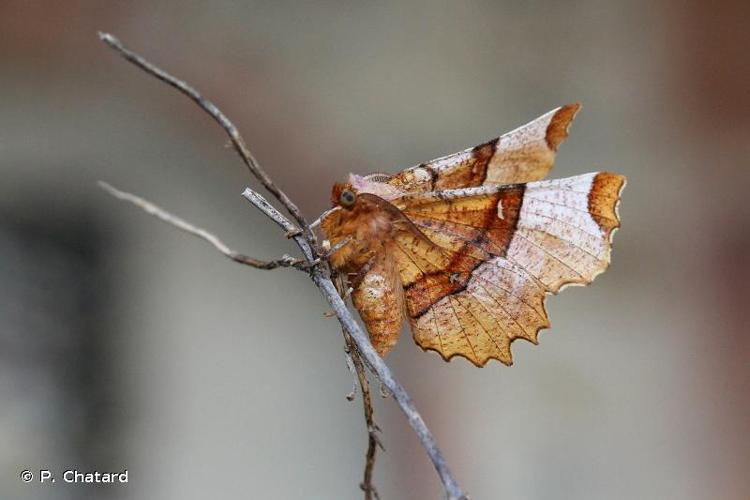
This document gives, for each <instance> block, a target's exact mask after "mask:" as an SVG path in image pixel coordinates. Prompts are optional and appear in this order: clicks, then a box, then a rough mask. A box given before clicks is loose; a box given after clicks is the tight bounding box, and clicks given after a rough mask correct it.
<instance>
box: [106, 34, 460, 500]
mask: <svg viewBox="0 0 750 500" xmlns="http://www.w3.org/2000/svg"><path fill="white" fill-rule="evenodd" d="M99 37H100V38H101V39H102V41H104V42H105V43H106V44H107V45H109V46H110V47H112V48H113V49H115V50H116V51H117V52H118V53H119V54H120V55H122V56H123V57H125V59H127V60H128V61H130V62H132V63H133V64H135V65H136V66H138V67H139V68H141V69H142V70H144V71H146V72H147V73H149V74H151V75H153V76H155V77H156V78H158V79H159V80H162V81H163V82H165V83H167V84H169V85H171V86H172V87H175V88H176V89H177V90H179V91H180V92H182V93H183V94H185V95H187V96H188V97H190V98H191V99H192V100H193V101H195V103H196V104H198V106H200V107H201V108H202V109H203V110H204V111H206V112H207V113H208V114H210V115H211V116H212V117H213V118H214V119H215V120H216V121H217V122H218V123H219V125H221V127H222V128H223V129H224V130H225V131H226V132H227V134H229V137H230V139H231V141H232V144H233V145H234V147H235V149H236V150H237V152H238V153H239V155H240V157H242V160H243V161H244V162H245V165H246V166H247V167H248V169H249V170H250V172H251V173H252V174H253V175H254V176H255V177H256V178H258V180H259V181H260V182H261V184H263V186H264V187H265V188H266V189H267V190H268V191H269V192H270V193H271V194H272V195H274V197H275V198H276V199H277V200H279V202H281V204H282V205H283V206H284V207H285V209H286V210H287V211H288V212H289V214H290V215H291V216H292V217H293V218H294V220H295V221H296V222H297V224H298V225H299V227H297V226H295V225H294V224H293V223H292V222H291V221H290V220H289V219H287V218H286V217H285V216H284V215H283V214H281V213H280V212H279V211H278V210H277V209H276V208H274V207H273V206H272V205H271V204H269V203H268V201H266V200H265V198H263V197H262V196H261V195H260V194H258V193H256V192H255V191H253V190H252V189H250V188H246V189H245V191H244V192H243V193H242V195H243V196H244V197H245V198H246V199H247V200H248V201H250V203H252V204H253V205H254V206H255V207H256V208H258V209H259V210H260V211H261V212H263V213H264V214H265V215H266V216H267V217H268V218H270V219H271V220H273V221H274V222H275V223H276V224H277V225H278V226H280V227H281V228H282V229H283V230H284V232H285V233H286V234H287V235H289V236H290V237H291V238H293V239H294V241H295V243H297V246H299V248H300V250H301V251H302V254H303V255H304V257H305V261H306V264H308V266H307V268H306V270H307V271H308V272H309V273H310V277H311V279H312V281H313V283H315V285H316V286H317V287H318V289H319V290H320V292H321V293H322V295H323V297H324V298H325V299H326V301H327V302H328V304H329V305H330V306H331V308H332V309H333V311H334V312H335V314H336V317H337V318H338V320H339V323H341V326H342V328H343V329H344V331H345V332H346V334H347V335H349V336H350V337H351V339H352V341H353V343H354V345H355V346H356V350H357V353H358V354H359V356H361V359H362V361H363V362H364V363H365V364H366V365H367V367H368V368H369V369H370V370H371V371H372V372H373V373H374V374H375V376H376V377H377V378H378V380H379V381H380V382H381V383H382V384H383V385H384V386H385V387H386V388H387V389H388V390H389V391H390V392H391V395H392V396H393V398H394V399H395V400H396V402H397V403H398V405H399V407H400V408H401V411H402V412H403V413H404V415H406V418H407V420H408V422H409V425H410V426H411V428H412V429H413V430H414V432H415V433H416V435H417V437H418V438H419V440H420V442H421V443H422V446H423V447H424V449H425V452H426V453H427V455H428V456H429V457H430V460H431V461H432V464H433V466H434V467H435V470H436V471H437V473H438V476H439V477H440V480H441V482H442V483H443V487H444V489H445V494H446V496H447V498H448V499H449V500H462V499H466V498H467V497H466V495H464V493H463V492H462V491H461V488H460V487H459V485H458V483H457V482H456V480H455V479H454V478H453V476H452V474H451V472H450V470H449V468H448V464H447V463H446V462H445V459H444V458H443V455H442V453H441V452H440V449H439V448H438V446H437V443H436V442H435V438H434V437H433V435H432V433H431V432H430V430H429V429H428V428H427V425H426V424H425V422H424V420H423V419H422V416H421V415H420V414H419V412H418V411H417V409H416V407H415V406H414V402H413V401H412V400H411V397H409V395H408V394H407V392H406V390H405V389H404V388H403V386H402V385H401V384H400V383H399V382H398V381H397V380H396V379H395V377H394V376H393V373H392V372H391V370H390V368H388V365H386V364H385V362H384V361H383V360H382V358H381V357H380V356H379V355H378V353H377V351H375V348H374V347H373V346H372V344H371V343H370V339H369V338H368V337H367V334H365V333H364V331H363V330H362V328H360V326H359V324H358V323H357V322H356V321H355V320H354V318H353V316H352V315H351V313H350V312H349V310H348V309H347V307H346V304H345V303H344V301H343V299H342V298H341V297H340V296H339V293H338V291H337V289H336V286H335V285H334V284H333V282H332V281H331V277H330V272H329V271H328V268H327V265H322V264H323V263H325V260H323V261H322V262H321V261H320V260H319V258H318V254H317V250H316V245H315V242H316V239H315V235H314V234H313V232H312V230H311V229H310V226H309V225H308V224H307V222H306V221H305V218H304V217H303V216H302V214H301V212H300V211H299V209H298V208H297V206H296V205H295V204H294V203H293V202H292V201H291V200H290V199H289V198H288V197H287V196H286V194H284V193H283V192H282V191H281V190H279V189H278V188H277V187H276V185H275V184H274V183H273V182H272V181H271V179H270V177H269V176H268V175H267V174H266V173H265V171H264V170H263V169H262V168H261V167H260V165H259V164H258V162H257V161H256V160H255V158H254V157H253V155H252V154H251V153H250V151H249V150H248V148H247V146H246V145H245V142H244V140H243V139H242V137H241V136H240V134H239V132H238V131H237V129H236V127H235V126H234V125H233V124H232V123H231V122H230V121H229V119H227V118H226V116H225V115H224V114H223V113H222V112H221V111H220V110H219V109H218V108H217V107H216V106H215V105H214V104H213V103H211V102H210V101H208V100H207V99H205V98H204V97H202V96H201V95H200V94H199V93H198V92H197V91H196V90H195V89H193V88H192V87H191V86H189V85H188V84H187V83H185V82H183V81H181V80H179V79H177V78H175V77H173V76H171V75H170V74H168V73H166V72H165V71H164V70H162V69H161V68H158V67H157V66H155V65H154V64H152V63H150V62H149V61H147V60H145V59H144V58H143V57H141V56H139V55H138V54H136V53H134V52H132V51H130V50H129V49H127V48H125V47H124V46H123V45H122V43H120V41H119V40H118V39H117V38H115V37H114V36H112V35H109V34H106V33H100V34H99ZM120 193H121V194H122V195H124V196H122V198H123V199H126V200H128V201H131V202H134V200H136V199H137V200H140V198H138V197H136V196H134V195H128V193H123V192H120ZM141 201H143V202H145V200H141ZM135 204H136V205H138V206H140V207H141V208H143V209H144V210H146V211H148V212H150V213H152V214H153V215H156V216H157V217H159V218H161V219H162V220H165V221H167V222H170V218H171V219H172V221H174V220H179V221H180V222H181V223H182V226H180V225H178V224H173V225H176V226H177V227H180V228H183V227H185V230H186V231H188V232H190V233H192V234H195V235H196V236H200V237H203V239H206V240H207V241H209V242H211V243H212V244H213V245H214V246H215V247H216V248H217V249H219V251H221V246H217V245H216V242H218V243H220V244H221V245H222V246H223V248H225V249H227V248H226V245H224V244H223V243H221V241H220V240H218V238H215V237H214V240H213V241H212V240H211V238H206V237H205V235H206V234H210V233H207V232H206V231H204V230H201V229H198V228H196V227H195V226H192V225H191V224H188V223H186V222H185V221H182V220H181V219H177V218H176V217H174V216H171V214H168V213H166V212H164V211H163V210H161V209H158V207H156V206H155V205H153V204H152V203H149V202H145V205H144V204H143V203H140V202H139V203H135ZM154 207H155V208H157V209H158V210H156V211H154V210H153V208H154ZM165 214H166V215H167V216H168V217H167V218H165V217H163V216H164V215H165ZM187 228H191V229H192V230H191V229H187ZM300 229H301V231H300ZM201 231H202V232H203V233H202V234H201ZM227 250H228V249H227ZM222 253H223V252H222ZM225 255H226V254H225ZM370 432H371V435H372V429H370Z"/></svg>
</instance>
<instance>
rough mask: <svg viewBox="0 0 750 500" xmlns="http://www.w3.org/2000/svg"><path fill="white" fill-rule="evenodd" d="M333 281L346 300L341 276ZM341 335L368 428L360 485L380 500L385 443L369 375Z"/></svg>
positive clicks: (369, 498) (369, 497)
mask: <svg viewBox="0 0 750 500" xmlns="http://www.w3.org/2000/svg"><path fill="white" fill-rule="evenodd" d="M332 281H333V282H334V283H335V284H336V288H337V289H338V291H339V296H340V297H341V298H342V299H344V300H346V295H347V290H346V284H345V283H344V282H343V281H342V279H341V276H340V275H339V274H336V275H335V276H333V277H332ZM341 333H342V334H343V335H344V342H345V351H346V356H347V358H346V361H347V364H348V365H350V366H349V367H350V370H351V371H352V372H353V373H354V374H355V375H356V377H357V382H359V387H360V392H361V393H362V409H363V411H364V416H365V425H366V426H367V451H366V452H365V470H364V473H363V475H362V482H361V483H359V487H360V489H361V490H362V491H363V492H364V494H365V498H364V500H380V495H379V494H378V490H377V489H376V488H375V486H374V485H373V484H372V475H373V471H374V469H375V458H376V455H377V451H378V446H380V448H381V449H383V450H385V448H383V443H381V442H380V439H379V438H378V435H377V433H378V431H379V430H380V428H379V427H378V426H377V424H375V417H374V413H375V412H374V410H373V406H372V396H371V394H370V383H369V382H368V380H367V373H366V372H365V366H364V364H363V363H362V358H360V357H359V352H357V348H356V346H355V345H354V341H353V340H352V338H351V336H349V335H348V334H347V333H346V331H345V330H344V329H343V328H342V329H341ZM357 382H355V385H354V390H353V391H352V394H351V396H352V397H351V398H349V396H347V399H349V400H350V401H351V400H352V399H354V395H355V393H356V389H357V385H356V384H357Z"/></svg>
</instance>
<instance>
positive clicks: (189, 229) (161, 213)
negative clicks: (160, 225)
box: [99, 181, 306, 269]
mask: <svg viewBox="0 0 750 500" xmlns="http://www.w3.org/2000/svg"><path fill="white" fill-rule="evenodd" d="M99 186H100V187H101V188H102V189H104V190H105V191H106V192H108V193H109V194H111V195H112V196H114V197H115V198H118V199H120V200H124V201H127V202H129V203H132V204H133V205H135V206H137V207H140V208H142V209H143V210H145V211H146V212H148V213H149V214H151V215H153V216H155V217H157V218H158V219H160V220H162V221H164V222H166V223H167V224H170V225H172V226H174V227H176V228H177V229H180V230H182V231H185V232H186V233H189V234H192V235H194V236H197V237H198V238H201V239H202V240H205V241H207V242H209V243H210V244H211V245H213V247H214V248H215V249H217V250H218V251H219V252H221V253H222V254H223V255H224V256H226V257H228V258H230V259H232V260H233V261H235V262H239V263H240V264H244V265H246V266H250V267H254V268H256V269H276V268H278V267H296V268H298V269H302V267H301V266H300V264H303V263H305V262H306V261H303V260H300V259H295V258H294V257H290V256H288V255H284V256H283V257H281V258H280V259H277V260H270V261H265V260H259V259H256V258H254V257H248V256H247V255H242V254H241V253H238V252H235V251H234V250H232V249H231V248H229V247H228V246H226V244H224V242H223V241H221V240H220V239H219V238H218V237H217V236H216V235H214V234H212V233H209V232H208V231H206V230H205V229H202V228H200V227H196V226H194V225H192V224H190V223H189V222H186V221H184V220H182V219H180V218H179V217H177V216H175V215H172V214H170V213H169V212H167V211H166V210H164V209H163V208H161V207H159V206H157V205H154V204H153V203H151V202H149V201H146V200H144V199H143V198H140V197H138V196H136V195H134V194H130V193H126V192H125V191H120V190H119V189H117V188H115V187H114V186H111V185H109V184H107V183H106V182H103V181H99Z"/></svg>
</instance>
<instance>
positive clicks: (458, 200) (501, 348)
mask: <svg viewBox="0 0 750 500" xmlns="http://www.w3.org/2000/svg"><path fill="white" fill-rule="evenodd" d="M579 109H580V105H579V104H569V105H567V106H563V107H561V108H558V109H555V110H553V111H550V112H549V113H547V114H545V115H543V116H541V117H539V118H537V119H536V120H534V121H532V122H530V123H528V124H526V125H524V126H522V127H520V128H518V129H516V130H513V131H512V132H509V133H507V134H505V135H503V136H501V137H499V138H497V139H493V140H491V141H489V142H486V143H484V144H480V145H479V146H476V147H474V148H471V149H467V150H466V151H462V152H459V153H455V154H452V155H449V156H444V157H442V158H438V159H436V160H432V161H430V162H428V163H423V164H421V165H417V166H415V167H412V168H409V169H406V170H404V171H402V172H400V173H398V174H396V175H386V174H371V175H367V176H364V177H362V176H358V175H351V176H350V178H349V182H348V183H346V184H336V185H335V186H334V187H333V194H332V202H333V205H334V208H333V209H331V210H329V211H328V212H326V213H325V214H324V215H323V217H322V220H321V229H322V231H323V233H324V234H325V236H326V238H327V239H328V242H329V244H330V245H331V246H332V248H334V249H335V250H334V251H333V253H332V255H331V258H330V262H331V265H332V266H333V267H334V268H335V269H336V270H338V271H340V272H341V273H343V274H344V275H346V276H347V279H348V282H349V284H350V286H351V287H352V288H353V291H352V300H353V302H354V306H355V307H356V308H357V310H358V311H359V314H360V316H361V318H362V320H363V321H364V323H365V326H366V327H367V331H368V333H369V335H370V339H371V341H372V343H373V345H374V346H375V348H376V349H377V351H378V352H379V353H380V354H381V355H385V354H386V353H387V352H388V351H389V350H390V349H391V348H392V347H393V346H394V345H395V344H396V342H397V340H398V337H399V333H400V331H401V326H402V323H403V321H404V319H408V321H409V324H410V325H411V330H412V333H413V335H414V340H415V341H416V343H417V344H418V345H419V346H420V347H421V348H422V349H425V350H427V349H429V350H433V351H436V352H438V353H439V354H440V355H441V356H442V357H443V359H445V360H446V361H448V360H450V359H451V358H453V357H454V356H463V357H465V358H466V359H468V360H469V361H471V362H472V363H474V364H475V365H476V366H480V367H481V366H484V365H485V364H486V363H487V361H489V360H490V359H497V360H499V361H501V362H502V363H505V364H507V365H510V364H512V356H511V350H510V344H511V342H513V341H514V340H515V339H518V338H522V339H525V340H528V341H530V342H533V343H535V344H536V343H537V336H538V334H539V330H541V329H542V328H549V326H550V323H549V320H548V319H547V312H546V310H545V307H544V301H545V297H546V295H547V294H549V293H557V292H558V291H560V290H561V289H562V287H563V286H564V285H569V284H576V285H586V284H588V283H590V282H591V281H592V280H593V279H594V278H595V277H596V276H597V275H598V274H599V273H601V272H603V271H604V270H605V269H606V268H607V265H608V264H609V261H610V252H611V241H612V235H613V233H614V231H615V229H617V228H618V227H619V225H620V221H619V217H618V214H617V205H618V202H619V197H620V192H621V191H622V188H623V187H624V185H625V177H623V176H622V175H618V174H612V173H608V172H594V173H589V174H583V175H578V176H575V177H568V178H565V179H555V180H541V179H543V178H544V177H545V176H546V175H547V173H548V172H549V170H550V169H551V168H552V164H553V162H554V159H555V153H556V152H557V149H558V147H559V146H560V143H561V142H562V141H563V140H564V139H565V138H566V137H567V135H568V127H569V125H570V123H571V122H572V120H573V118H574V117H575V115H576V113H577V112H578V110H579Z"/></svg>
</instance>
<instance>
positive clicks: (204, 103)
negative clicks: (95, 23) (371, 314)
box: [99, 32, 315, 245]
mask: <svg viewBox="0 0 750 500" xmlns="http://www.w3.org/2000/svg"><path fill="white" fill-rule="evenodd" d="M99 38H100V39H101V40H102V41H103V42H104V43H106V44H107V45H109V46H110V47H111V48H113V49H114V50H115V51H117V53H118V54H120V55H121V56H123V57H124V58H125V59H127V60H128V61H130V62H131V63H133V64H135V65H136V66H138V67H139V68H141V69H142V70H143V71H145V72H146V73H148V74H150V75H152V76H154V77H156V78H158V79H159V80H161V81H163V82H164V83H166V84H167V85H170V86H172V87H174V88H176V89H177V90H179V91H180V92H181V93H183V94H185V95H186V96H188V97H189V98H190V99H192V100H193V101H195V103H196V104H197V105H198V106H200V108H201V109H203V110H204V111H205V112H206V113H208V114H209V115H211V117H212V118H213V119H214V120H216V122H217V123H218V124H219V125H221V128H223V129H224V131H225V132H226V133H227V135H229V140H230V141H231V142H232V145H233V146H234V149H235V150H236V151H237V153H238V154H239V155H240V157H241V158H242V161H243V162H244V163H245V165H246V166H247V168H248V170H250V173H251V174H253V176H254V177H255V178H256V179H258V180H259V181H260V183H261V184H263V187H264V188H266V189H267V190H268V192H269V193H271V194H272V195H273V196H274V197H275V198H276V199H277V200H279V202H281V204H282V205H284V208H286V210H287V211H288V212H289V214H290V215H291V216H292V217H293V218H294V220H295V221H296V222H297V224H299V226H300V228H301V229H302V230H303V231H305V234H306V237H307V238H308V240H309V241H310V242H311V243H313V245H314V242H315V234H314V233H313V232H312V231H311V230H309V229H307V228H309V225H308V224H307V221H305V218H304V217H303V216H302V212H300V210H299V208H297V205H295V204H294V202H292V200H290V199H289V197H288V196H287V195H286V193H284V192H283V191H282V190H281V189H279V188H278V187H277V186H276V184H274V182H273V181H272V180H271V178H270V177H269V176H268V174H267V173H266V172H265V170H263V168H262V167H261V166H260V164H259V163H258V160H256V159H255V157H254V156H253V154H252V153H251V152H250V150H249V149H248V148H247V145H246V144H245V140H244V139H243V138H242V136H241V135H240V132H239V131H238V130H237V127H235V126H234V123H232V122H231V121H230V120H229V118H227V117H226V115H225V114H224V113H223V112H222V111H221V110H220V109H219V108H218V107H217V106H216V105H215V104H214V103H212V102H211V101H209V100H208V99H206V98H205V97H203V96H202V95H201V94H200V92H198V91H197V90H195V89H194V88H193V87H191V86H190V85H188V84H187V83H186V82H184V81H182V80H180V79H179V78H175V77H174V76H172V75H170V74H169V73H167V72H166V71H164V70H163V69H161V68H159V67H158V66H156V65H155V64H153V63H151V62H149V61H147V60H146V59H144V58H143V57H141V56H140V55H138V54H136V53H135V52H133V51H131V50H130V49H128V48H127V47H125V46H124V45H123V44H122V42H120V40H118V39H117V38H116V37H115V36H112V35H110V34H109V33H101V32H100V33H99Z"/></svg>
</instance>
